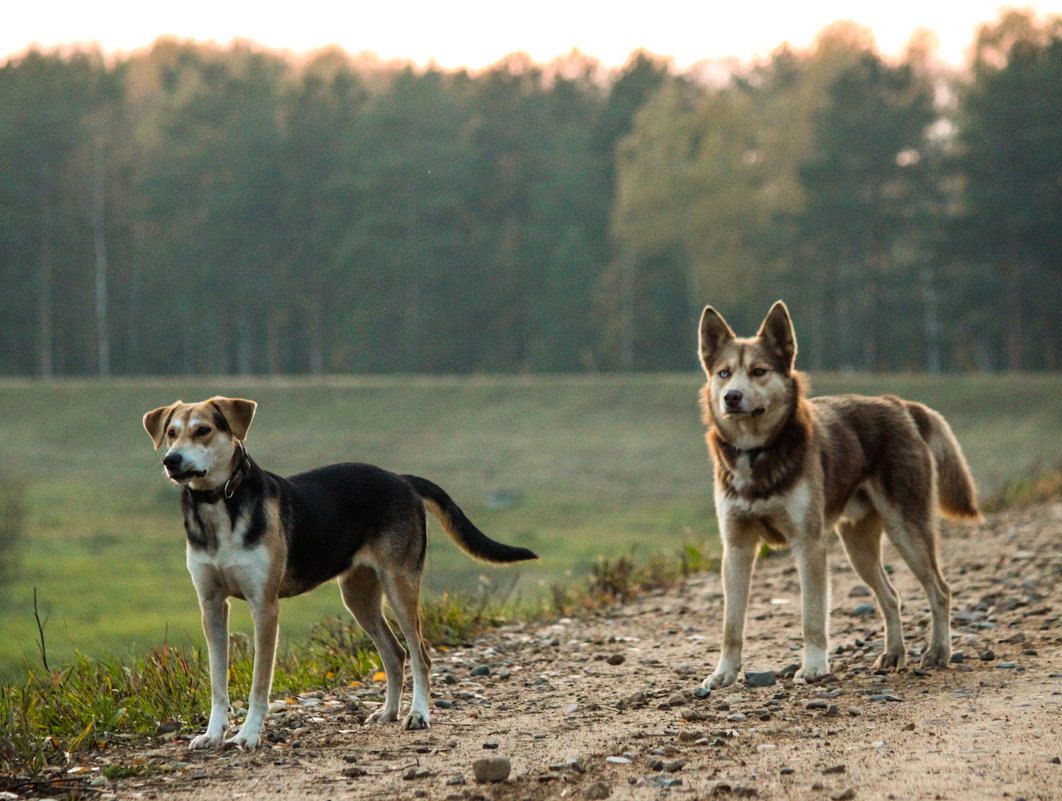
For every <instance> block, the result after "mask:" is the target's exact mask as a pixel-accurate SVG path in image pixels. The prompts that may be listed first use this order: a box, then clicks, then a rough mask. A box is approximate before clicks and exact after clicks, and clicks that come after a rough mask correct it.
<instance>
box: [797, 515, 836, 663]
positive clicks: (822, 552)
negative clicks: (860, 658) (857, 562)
mask: <svg viewBox="0 0 1062 801" xmlns="http://www.w3.org/2000/svg"><path fill="white" fill-rule="evenodd" d="M792 548H793V554H794V556H796V562H797V570H798V571H799V573H800V598H801V613H802V616H803V623H804V664H803V666H801V668H800V670H798V671H797V674H796V677H797V678H798V679H814V678H818V677H819V676H825V675H826V674H827V673H829V672H830V664H829V659H828V658H827V656H826V627H827V620H828V617H829V595H830V577H829V571H828V569H827V565H826V536H825V534H824V532H822V531H821V530H820V529H818V528H812V529H810V530H809V531H808V532H805V533H804V534H802V535H801V536H799V537H795V538H794V540H793V542H792Z"/></svg>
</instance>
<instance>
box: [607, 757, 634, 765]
mask: <svg viewBox="0 0 1062 801" xmlns="http://www.w3.org/2000/svg"><path fill="white" fill-rule="evenodd" d="M605 761H606V762H609V763H611V764H613V765H629V764H631V761H630V759H628V758H627V757H625V756H610V757H605Z"/></svg>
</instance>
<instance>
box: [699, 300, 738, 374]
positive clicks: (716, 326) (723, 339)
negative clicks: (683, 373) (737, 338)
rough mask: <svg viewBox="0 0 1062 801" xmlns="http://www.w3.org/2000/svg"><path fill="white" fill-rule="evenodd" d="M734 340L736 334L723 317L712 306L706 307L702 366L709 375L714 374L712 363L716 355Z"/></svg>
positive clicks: (703, 326) (703, 317)
mask: <svg viewBox="0 0 1062 801" xmlns="http://www.w3.org/2000/svg"><path fill="white" fill-rule="evenodd" d="M732 339H734V332H733V331H732V330H731V329H730V326H729V325H727V324H726V320H724V319H723V315H721V314H720V313H719V312H717V311H716V310H715V309H713V308H712V307H711V306H705V307H704V311H703V312H702V313H701V346H700V351H701V366H702V367H703V368H704V372H706V373H707V374H708V375H711V374H712V362H713V361H714V360H715V354H716V353H718V352H719V349H720V348H721V347H723V345H725V344H726V343H727V342H729V341H730V340H732Z"/></svg>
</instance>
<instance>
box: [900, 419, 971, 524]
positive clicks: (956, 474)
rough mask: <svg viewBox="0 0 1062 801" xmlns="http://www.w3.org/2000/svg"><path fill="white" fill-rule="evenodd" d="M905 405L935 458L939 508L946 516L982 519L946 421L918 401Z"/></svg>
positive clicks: (966, 466)
mask: <svg viewBox="0 0 1062 801" xmlns="http://www.w3.org/2000/svg"><path fill="white" fill-rule="evenodd" d="M905 405H906V406H907V411H908V413H909V414H910V415H911V417H912V418H913V419H914V421H915V424H916V425H917V426H918V431H919V433H920V434H921V435H922V439H924V440H925V441H926V444H927V445H928V446H929V451H930V453H932V454H933V460H934V461H935V462H936V466H937V494H938V498H939V502H940V510H941V511H942V512H943V513H944V514H946V515H948V516H949V517H968V518H972V519H974V520H980V519H982V518H981V511H980V510H979V509H978V508H977V487H976V485H975V484H974V480H973V476H971V475H970V467H969V465H967V464H966V457H965V456H963V453H962V446H960V445H959V441H958V440H957V439H956V438H955V434H953V433H952V430H951V426H949V425H948V421H947V420H945V419H944V416H943V415H941V414H940V413H939V412H935V411H933V410H932V409H930V408H929V407H928V406H924V405H922V404H921V403H914V402H912V401H906V402H905Z"/></svg>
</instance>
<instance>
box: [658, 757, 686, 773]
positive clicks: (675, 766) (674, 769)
mask: <svg viewBox="0 0 1062 801" xmlns="http://www.w3.org/2000/svg"><path fill="white" fill-rule="evenodd" d="M685 765H686V760H684V759H672V760H669V761H667V762H665V763H664V764H663V771H664V773H678V771H680V770H682V768H683V767H685Z"/></svg>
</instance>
